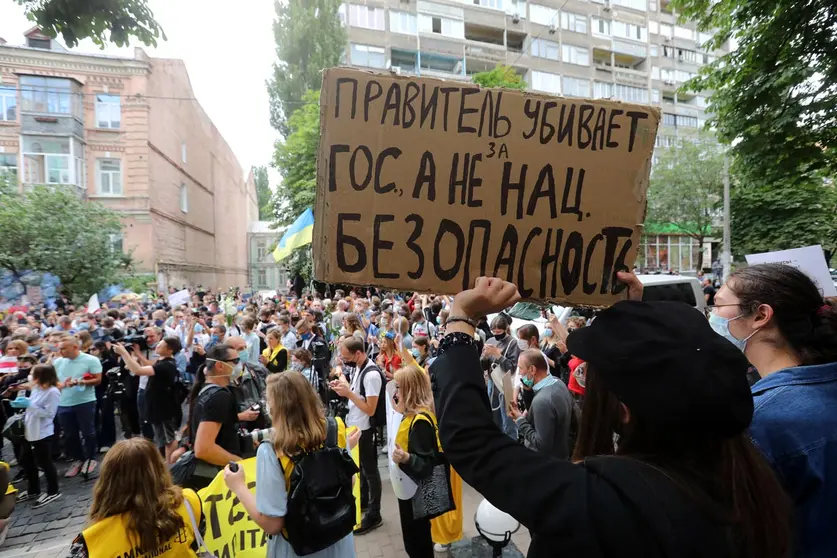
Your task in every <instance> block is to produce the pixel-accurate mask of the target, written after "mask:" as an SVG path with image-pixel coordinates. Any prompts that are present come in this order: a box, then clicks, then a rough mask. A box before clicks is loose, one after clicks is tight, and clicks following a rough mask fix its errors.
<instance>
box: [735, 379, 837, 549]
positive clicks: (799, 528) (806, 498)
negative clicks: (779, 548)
mask: <svg viewBox="0 0 837 558" xmlns="http://www.w3.org/2000/svg"><path fill="white" fill-rule="evenodd" d="M752 392H753V399H754V404H755V411H754V413H753V422H752V424H751V425H750V436H751V437H752V439H753V442H754V443H755V445H756V446H757V447H758V448H759V449H760V450H761V451H762V453H764V455H765V457H766V458H767V460H768V461H769V462H770V464H771V465H772V466H773V468H774V469H775V471H776V473H777V474H778V475H779V478H780V480H781V482H782V484H783V485H784V486H785V489H786V490H787V491H788V493H789V494H790V496H791V498H792V499H793V502H794V506H795V517H794V522H795V525H794V527H795V529H796V540H795V541H794V546H795V549H796V552H795V555H796V556H805V557H806V558H815V557H820V556H822V557H825V556H832V557H833V556H837V534H835V528H837V362H832V363H830V364H820V365H815V366H798V367H794V368H786V369H784V370H780V371H778V372H776V373H774V374H771V375H769V376H767V377H766V378H763V379H761V380H759V381H758V382H756V384H755V385H754V386H753V387H752Z"/></svg>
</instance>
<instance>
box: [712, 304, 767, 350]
mask: <svg viewBox="0 0 837 558" xmlns="http://www.w3.org/2000/svg"><path fill="white" fill-rule="evenodd" d="M743 316H744V314H741V315H739V316H736V317H734V318H723V317H721V316H719V315H718V314H716V313H715V312H712V313H711V314H709V325H710V326H712V329H714V330H715V333H717V334H718V335H720V336H721V337H723V338H724V339H726V340H727V341H729V342H730V343H732V344H733V345H735V346H736V347H738V350H740V351H741V352H742V353H743V352H744V350H745V349H746V348H747V341H749V340H750V338H751V337H752V336H753V335H755V334H756V332H755V331H754V332H753V333H751V334H750V335H748V336H747V337H745V338H744V339H738V338H736V337H734V336H733V335H732V333H731V332H730V330H729V323H730V322H732V321H735V320H737V319H738V318H741V317H743ZM756 331H758V330H756Z"/></svg>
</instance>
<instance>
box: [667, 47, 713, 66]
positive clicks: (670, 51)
mask: <svg viewBox="0 0 837 558" xmlns="http://www.w3.org/2000/svg"><path fill="white" fill-rule="evenodd" d="M662 48H663V56H664V57H666V58H671V59H673V60H674V59H676V60H678V61H680V62H691V63H692V64H703V56H704V55H703V53H702V52H697V51H695V50H689V49H686V48H677V47H674V46H669V45H663V47H662Z"/></svg>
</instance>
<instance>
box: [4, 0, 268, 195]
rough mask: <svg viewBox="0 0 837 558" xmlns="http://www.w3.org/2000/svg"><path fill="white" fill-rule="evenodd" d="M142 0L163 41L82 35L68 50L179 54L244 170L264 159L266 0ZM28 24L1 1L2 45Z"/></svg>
mask: <svg viewBox="0 0 837 558" xmlns="http://www.w3.org/2000/svg"><path fill="white" fill-rule="evenodd" d="M149 5H150V6H151V9H152V10H153V12H154V16H155V18H156V19H157V21H158V22H159V23H160V25H161V26H162V27H163V30H164V31H165V33H166V36H167V37H168V41H160V42H159V43H158V46H157V47H156V48H154V47H146V46H145V45H142V44H141V43H139V42H138V41H137V42H136V44H134V43H132V44H131V45H130V47H127V48H122V49H120V48H118V47H116V46H107V47H105V49H104V50H101V49H100V48H99V47H98V46H97V45H95V44H93V42H92V41H89V40H85V41H81V42H80V43H79V45H78V46H77V47H75V48H74V49H72V51H73V52H85V53H94V54H96V53H98V54H110V55H117V56H127V57H133V47H134V46H141V47H142V48H144V49H145V51H146V52H147V53H148V54H149V55H150V56H159V57H161V58H180V59H181V60H183V61H185V63H186V68H187V70H188V71H189V78H190V80H191V82H192V88H193V89H194V91H195V97H197V99H198V101H199V102H200V104H201V106H202V107H203V108H204V110H205V111H206V112H207V114H208V115H209V117H210V118H211V119H212V122H213V123H214V124H215V126H216V127H217V128H218V130H219V131H220V132H221V134H222V135H223V136H224V138H225V139H226V140H227V143H229V145H230V147H231V148H232V150H233V152H234V153H235V155H236V157H238V160H239V162H240V163H241V166H242V168H243V169H244V172H245V174H246V173H247V172H248V170H249V168H250V167H251V166H256V165H268V164H269V163H270V161H271V159H272V155H273V143H274V141H275V140H276V139H278V138H279V134H278V132H276V131H275V130H274V129H273V128H272V127H271V126H270V109H269V107H268V95H267V89H266V86H265V81H266V80H267V79H268V78H269V77H270V74H271V67H272V64H273V60H274V58H275V48H274V42H273V29H272V23H273V19H274V16H275V13H274V11H273V1H272V0H239V1H238V2H230V1H229V0H149ZM32 25H33V24H32V22H30V21H29V20H27V19H26V16H25V15H24V11H23V8H22V7H21V6H19V5H18V4H17V3H16V2H14V1H13V0H0V37H2V38H4V39H5V40H6V41H7V42H8V44H9V45H21V44H23V43H24V39H23V33H24V32H26V31H27V30H28V29H30V28H31V27H32ZM58 39H59V41H61V37H60V36H59V37H58ZM62 44H63V43H62ZM278 181H279V175H278V173H276V172H275V171H273V169H270V182H271V186H274V187H275V185H276V184H277V182H278Z"/></svg>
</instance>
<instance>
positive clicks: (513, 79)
mask: <svg viewBox="0 0 837 558" xmlns="http://www.w3.org/2000/svg"><path fill="white" fill-rule="evenodd" d="M471 80H473V82H474V83H476V84H479V85H480V86H482V87H504V88H506V89H526V82H525V81H524V80H523V77H522V76H520V74H518V73H517V72H516V71H514V68H512V67H511V66H504V65H502V64H500V65H498V66H497V67H496V68H494V69H493V70H489V71H487V72H480V73H478V74H474V75H473V76H471Z"/></svg>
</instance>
